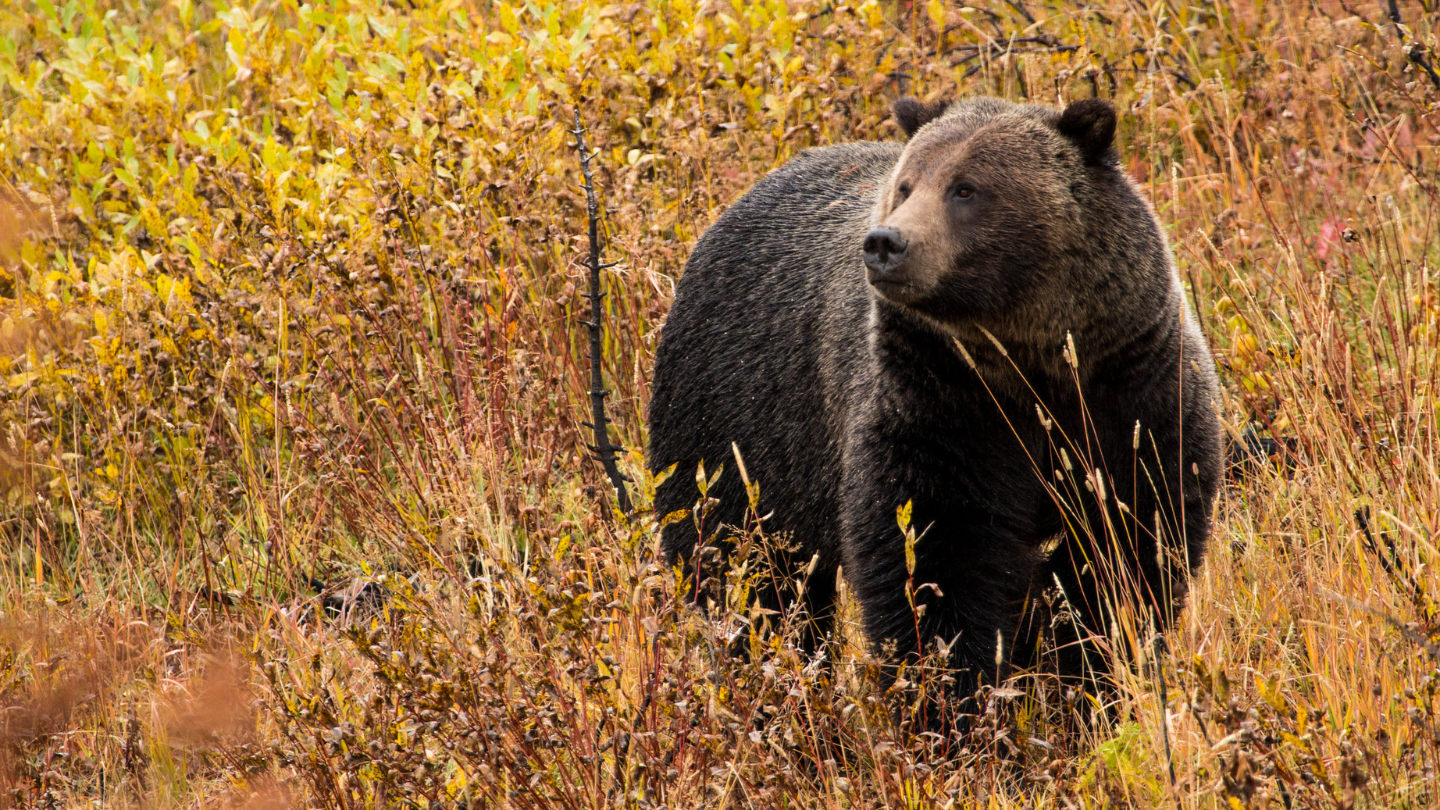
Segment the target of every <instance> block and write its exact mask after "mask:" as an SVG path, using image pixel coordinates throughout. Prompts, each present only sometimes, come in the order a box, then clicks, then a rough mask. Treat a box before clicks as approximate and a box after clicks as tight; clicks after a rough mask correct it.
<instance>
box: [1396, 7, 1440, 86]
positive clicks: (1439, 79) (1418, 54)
mask: <svg viewBox="0 0 1440 810" xmlns="http://www.w3.org/2000/svg"><path fill="white" fill-rule="evenodd" d="M1389 10H1390V23H1391V24H1392V25H1394V26H1395V38H1396V39H1398V40H1400V47H1401V48H1402V49H1404V51H1405V58H1407V59H1409V60H1410V61H1411V62H1413V63H1415V65H1416V66H1417V67H1419V68H1420V69H1421V70H1423V71H1425V75H1427V76H1429V77H1430V83H1431V84H1433V85H1435V86H1436V87H1437V88H1440V73H1436V72H1435V68H1433V67H1431V66H1430V60H1428V59H1426V58H1425V51H1426V50H1427V49H1426V47H1425V46H1424V45H1422V44H1421V43H1420V42H1419V41H1411V42H1409V43H1407V42H1406V41H1405V28H1404V25H1405V21H1404V20H1402V19H1401V18H1400V4H1399V3H1397V2H1396V0H1390V2H1389Z"/></svg>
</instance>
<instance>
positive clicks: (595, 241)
mask: <svg viewBox="0 0 1440 810" xmlns="http://www.w3.org/2000/svg"><path fill="white" fill-rule="evenodd" d="M570 134H571V135H574V136H575V151H576V152H578V153H579V154H580V172H581V173H582V174H583V175H584V177H585V202H586V208H587V210H588V212H589V217H590V260H589V262H588V265H589V267H590V292H589V293H587V294H586V296H585V297H586V298H589V299H590V320H588V321H585V322H584V323H585V325H586V326H587V327H589V329H590V421H589V422H584V423H582V424H584V425H585V426H586V427H588V428H591V429H592V430H594V431H595V443H594V444H592V445H590V452H591V453H592V454H593V456H594V458H595V460H596V461H599V462H600V466H602V467H604V468H605V474H606V475H608V476H609V477H610V483H611V484H613V485H614V486H615V497H616V500H617V501H618V503H619V505H620V511H621V512H622V513H624V514H625V515H627V516H628V515H629V514H630V511H631V507H630V493H629V492H628V491H626V489H625V481H626V478H625V476H624V475H623V474H621V472H620V467H619V465H617V464H616V462H615V459H616V458H617V454H618V453H619V452H620V449H621V448H620V447H619V446H618V445H616V444H613V443H611V441H610V430H609V427H610V419H609V418H608V417H606V416H605V396H606V395H607V394H609V393H610V392H609V391H607V390H605V378H604V376H603V375H602V374H601V370H600V361H601V354H600V349H601V343H600V336H601V329H602V328H603V321H604V317H605V310H604V308H603V306H602V304H601V302H602V301H603V300H604V298H605V294H604V293H602V292H601V291H600V271H601V270H603V269H605V268H606V267H611V266H612V265H609V264H602V263H601V262H600V205H599V203H597V202H596V200H595V176H594V173H593V172H592V171H591V170H590V161H591V160H592V159H593V158H594V155H592V154H591V153H590V150H589V149H588V148H586V146H585V128H584V127H582V126H580V106H579V105H578V104H577V105H576V106H575V128H574V129H572V130H570Z"/></svg>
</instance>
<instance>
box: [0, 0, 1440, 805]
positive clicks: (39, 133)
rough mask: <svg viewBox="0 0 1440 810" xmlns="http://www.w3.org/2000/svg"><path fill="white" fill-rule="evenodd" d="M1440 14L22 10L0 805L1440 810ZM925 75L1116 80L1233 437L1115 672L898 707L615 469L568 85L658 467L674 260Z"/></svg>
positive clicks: (624, 363)
mask: <svg viewBox="0 0 1440 810" xmlns="http://www.w3.org/2000/svg"><path fill="white" fill-rule="evenodd" d="M1392 5H1393V8H1394V10H1395V11H1397V12H1398V14H1399V17H1400V22H1396V21H1394V20H1393V19H1392V18H1391V16H1390V15H1391V10H1392ZM1436 11H1437V9H1436V7H1435V5H1434V3H1433V2H1430V0H1422V1H1421V2H1406V3H1394V4H1391V3H1388V2H1387V3H1382V4H1374V3H1364V4H1358V5H1354V6H1353V7H1352V6H1350V5H1346V4H1344V3H1335V4H1331V3H1300V2H1288V1H1287V2H1276V3H1247V4H1218V3H1213V4H1212V3H1201V4H1182V3H1176V2H1168V0H1165V1H1162V2H1158V3H1155V4H1151V5H1143V4H1137V3H1132V2H1124V1H1123V0H1100V1H1099V2H1095V3H1089V4H1079V3H1062V2H1048V3H1042V2H1038V0H1029V2H1005V3H1001V2H995V3H985V4H976V5H974V6H967V7H959V6H956V5H954V4H947V3H939V2H935V3H928V4H918V3H915V4H911V3H901V4H895V3H890V2H886V3H879V2H874V1H873V0H871V1H870V2H863V3H853V4H819V3H811V2H805V1H804V0H799V1H797V2H790V3H788V4H786V3H778V2H760V3H748V4H733V5H732V4H731V3H728V2H706V3H690V2H683V0H676V1H675V2H641V3H635V4H614V5H601V4H587V3H580V2H568V1H567V2H559V3H554V4H546V5H543V6H541V5H538V4H525V5H519V6H509V5H506V4H504V3H499V2H495V3H491V2H459V1H458V0H440V1H438V2H429V1H428V0H421V1H420V2H414V3H410V4H400V5H395V4H388V3H382V2H379V0H353V2H335V3H326V4H320V5H301V4H299V3H296V2H293V0H259V2H256V3H253V4H250V5H235V6H228V5H224V4H222V3H218V2H217V3H208V2H207V3H194V2H192V1H191V0H174V2H166V3H159V2H134V3H123V4H122V3H113V2H81V0H71V2H69V3H66V4H63V5H54V4H52V3H51V2H46V1H44V0H42V2H37V3H34V4H12V5H8V6H5V7H4V8H0V32H3V36H0V77H3V80H0V107H3V110H4V117H3V123H0V205H3V207H0V262H3V266H0V383H3V385H0V388H3V391H0V488H3V507H0V563H3V564H0V597H3V598H0V626H3V631H0V638H3V643H0V701H3V706H4V711H3V712H0V805H7V804H8V805H10V806H72V805H81V804H89V803H94V802H99V803H100V804H102V805H104V806H145V807H150V806H201V805H204V806H209V805H214V804H225V805H235V806H247V807H268V806H311V805H314V806H325V807H352V806H368V805H377V806H378V805H389V804H401V805H403V804H412V805H428V806H471V807H480V806H515V807H521V806H534V807H542V806H543V807H551V806H576V807H601V806H612V805H613V806H621V805H624V806H632V805H633V806H642V805H643V806H659V805H661V804H664V805H667V806H671V807H679V806H686V807H688V806H726V807H739V806H756V807H781V806H795V805H799V806H827V807H857V806H879V805H884V806H892V805H912V806H945V805H947V804H950V805H951V806H956V807H968V806H996V807H1009V806H1029V805H1043V806H1052V805H1056V806H1105V805H1134V806H1160V807H1174V806H1180V807H1210V806H1237V805H1238V806H1243V807H1260V806H1274V807H1281V806H1284V807H1312V806H1331V805H1333V806H1337V807H1353V806H1385V807H1390V806H1402V807H1429V806H1433V805H1434V804H1435V803H1436V799H1437V787H1436V785H1435V757H1436V754H1437V741H1440V729H1437V726H1436V717H1435V702H1434V701H1435V696H1436V692H1437V690H1440V676H1437V672H1440V670H1437V660H1436V657H1437V654H1440V650H1437V647H1436V638H1435V632H1436V625H1435V597H1434V596H1433V592H1434V591H1435V589H1436V588H1435V584H1436V579H1435V576H1434V575H1433V574H1432V573H1431V571H1430V564H1431V563H1432V562H1433V561H1434V559H1435V556H1436V549H1435V544H1436V537H1437V532H1440V480H1437V473H1436V462H1435V459H1436V447H1435V441H1436V435H1435V431H1436V427H1437V425H1436V410H1435V402H1434V396H1435V392H1434V385H1435V375H1436V341H1437V334H1440V333H1437V329H1440V297H1437V296H1440V294H1437V289H1436V284H1437V279H1436V277H1435V276H1436V255H1437V254H1436V241H1437V240H1436V233H1437V230H1440V229H1437V213H1440V211H1437V206H1436V201H1437V200H1436V179H1437V174H1436V162H1435V161H1436V157H1437V149H1436V147H1437V144H1440V128H1437V125H1440V118H1437V111H1436V104H1437V101H1440V77H1437V76H1435V75H1434V73H1433V72H1432V71H1433V70H1434V68H1435V55H1434V52H1433V49H1434V48H1435V46H1436V31H1435V27H1434V22H1435V20H1436ZM902 93H911V94H916V95H921V96H925V97H927V98H928V97H940V96H951V95H974V94H981V93H990V94H995V95H1000V96H1004V97H1007V98H1012V99H1029V100H1034V101H1039V102H1044V103H1052V104H1053V103H1061V102H1063V101H1066V100H1071V99H1075V98H1081V97H1086V96H1089V95H1092V94H1098V95H1101V96H1104V97H1107V98H1112V99H1114V100H1115V102H1116V103H1117V105H1118V106H1119V107H1120V109H1121V110H1122V111H1123V113H1124V116H1123V121H1122V124H1121V131H1120V136H1119V137H1120V141H1121V144H1122V152H1123V154H1124V156H1125V166H1126V168H1127V169H1128V170H1129V171H1130V172H1131V173H1132V174H1133V175H1134V176H1135V177H1136V178H1137V179H1138V180H1139V181H1140V182H1141V184H1142V186H1143V188H1144V189H1145V190H1146V191H1147V193H1149V194H1150V196H1151V198H1152V200H1153V201H1154V203H1155V206H1156V208H1157V210H1158V211H1159V212H1160V215H1161V218H1162V220H1163V222H1164V223H1165V224H1166V226H1167V227H1168V228H1169V230H1170V236H1171V239H1172V242H1173V244H1174V246H1175V250H1176V253H1177V257H1178V260H1179V264H1180V269H1181V273H1182V276H1183V277H1184V278H1185V279H1186V280H1187V282H1188V285H1189V287H1190V292H1191V294H1192V295H1193V297H1194V300H1195V303H1196V306H1197V309H1198V312H1199V314H1200V317H1201V319H1202V323H1203V326H1204V328H1205V330H1206V332H1207V334H1208V335H1209V337H1210V340H1211V342H1212V345H1213V346H1214V347H1215V349H1216V354H1217V358H1218V360H1219V362H1220V364H1221V366H1222V369H1221V371H1222V378H1223V380H1224V384H1225V387H1226V401H1225V413H1224V416H1225V418H1226V420H1227V425H1228V427H1229V429H1230V430H1231V433H1232V438H1233V439H1234V440H1235V441H1236V442H1237V443H1238V445H1239V446H1241V447H1249V448H1251V450H1252V452H1250V453H1249V454H1248V457H1249V458H1250V459H1251V461H1250V462H1249V463H1247V464H1246V465H1245V466H1244V467H1243V468H1242V469H1241V470H1240V471H1239V474H1238V475H1237V477H1236V478H1235V480H1234V481H1232V483H1231V484H1230V485H1229V486H1228V488H1227V490H1226V492H1225V494H1224V496H1223V497H1222V500H1221V505H1220V513H1219V518H1220V519H1219V521H1218V523H1217V526H1218V528H1217V531H1216V535H1215V537H1214V538H1213V541H1212V546H1211V553H1210V555H1209V558H1208V559H1207V561H1206V563H1205V565H1204V567H1203V569H1202V571H1201V573H1200V575H1199V577H1198V579H1197V580H1196V582H1195V583H1194V586H1193V589H1192V592H1191V595H1190V601H1189V608H1188V609H1187V611H1186V613H1185V614H1184V616H1183V617H1182V620H1181V622H1180V625H1179V626H1178V627H1177V628H1176V630H1175V631H1174V632H1173V633H1171V634H1170V635H1169V637H1168V639H1167V644H1168V649H1162V650H1159V651H1157V650H1156V649H1155V648H1153V647H1151V646H1150V645H1149V644H1148V643H1138V642H1142V641H1144V639H1139V638H1127V637H1126V636H1125V635H1124V634H1123V633H1122V634H1119V635H1117V637H1116V638H1115V639H1114V640H1113V652H1114V654H1115V655H1116V656H1117V657H1119V658H1121V659H1122V660H1123V661H1125V662H1126V663H1127V666H1125V667H1122V668H1121V669H1120V670H1119V671H1120V673H1121V681H1122V682H1121V684H1120V690H1119V695H1118V702H1117V704H1116V705H1115V706H1113V707H1111V710H1110V711H1109V712H1108V713H1101V714H1098V715H1095V713H1094V712H1092V711H1091V707H1090V706H1088V705H1087V701H1086V699H1085V698H1083V697H1082V696H1079V695H1075V694H1073V693H1069V694H1067V693H1065V692H1064V691H1063V690H1058V689H1055V688H1052V687H1051V686H1049V685H1048V682H1047V680H1046V678H1045V677H1044V674H1043V672H1042V673H1034V674H1025V675H1022V676H1020V677H1019V678H1017V679H1016V680H1015V681H1014V682H1012V683H1010V684H1007V685H1006V686H1005V688H1002V689H997V690H992V691H990V692H989V693H987V694H986V695H985V699H984V701H983V702H982V705H983V706H984V707H985V713H984V714H983V715H982V716H981V717H980V718H979V720H978V721H977V722H976V723H975V724H974V726H973V727H972V728H971V729H970V730H969V731H968V732H966V733H965V734H963V735H956V736H948V737H939V736H935V735H933V734H930V733H929V732H927V731H926V730H925V726H923V725H919V726H917V725H915V724H911V723H906V722H897V721H896V714H895V712H893V711H892V703H891V698H887V696H886V695H884V694H882V693H881V691H880V686H879V684H880V679H879V678H877V675H876V671H875V670H876V663H875V662H874V661H873V660H870V659H869V658H867V657H866V656H865V655H864V654H863V649H864V645H863V639H862V638H861V637H860V635H859V633H858V630H857V629H856V627H855V624H854V621H853V620H854V615H853V610H854V609H853V605H850V604H849V603H848V602H846V603H845V604H846V611H847V613H846V618H847V619H848V620H847V621H843V622H842V623H841V626H842V633H843V635H844V638H843V643H844V650H845V652H844V654H843V655H842V656H841V657H840V660H838V661H837V662H835V663H834V664H833V666H830V667H823V666H816V665H815V664H814V663H813V662H810V661H807V660H806V659H804V658H803V657H802V656H800V655H799V654H798V653H796V652H795V651H794V649H793V646H792V645H789V644H788V643H787V639H788V638H790V637H791V636H787V635H786V634H785V633H784V632H781V633H778V634H773V635H768V636H753V637H751V636H747V635H746V634H745V631H746V628H748V627H750V626H751V624H752V619H753V618H754V616H752V615H749V610H750V609H749V607H748V606H747V602H746V601H745V600H744V591H745V588H746V587H747V585H748V584H750V583H751V581H752V575H753V573H754V569H753V568H744V569H738V568H737V569H736V570H732V571H731V572H730V574H729V576H731V577H732V582H731V584H732V586H733V587H731V588H729V589H728V590H727V594H728V596H727V599H728V601H727V603H726V604H725V605H722V606H721V609H719V610H714V611H711V612H710V613H709V614H707V615H699V614H697V613H696V612H694V611H692V610H690V609H688V608H687V607H685V606H684V604H683V597H681V596H680V593H681V591H680V584H679V583H678V582H677V575H676V572H674V571H671V570H669V569H666V568H665V567H663V566H661V565H659V564H658V563H657V562H656V561H655V559H654V555H653V547H654V542H655V537H656V534H655V531H654V528H653V519H652V516H649V515H646V514H644V513H643V512H642V513H641V514H640V515H639V516H638V517H637V518H636V519H635V520H634V521H632V522H630V523H625V522H622V521H620V520H619V519H618V517H617V516H616V515H615V514H613V512H612V511H611V509H610V503H611V499H610V497H609V495H608V493H607V489H606V486H607V484H606V483H605V481H604V478H603V476H601V475H600V473H599V471H598V470H597V469H596V468H595V466H594V465H593V464H592V463H590V462H589V461H588V460H587V458H586V450H585V438H584V433H583V428H582V427H581V426H580V420H582V419H583V418H585V417H584V416H583V414H584V413H585V410H584V392H585V388H586V386H585V381H586V375H585V357H584V355H583V345H584V343H583V331H582V330H581V329H580V328H579V327H578V326H577V324H576V321H577V320H578V319H579V317H580V316H581V314H582V313H583V311H584V310H583V308H582V301H581V299H580V298H579V296H578V293H577V287H580V288H582V289H581V291H583V286H584V272H583V268H582V267H581V266H580V259H581V256H582V253H583V241H582V240H583V233H584V219H583V200H582V199H581V196H580V195H579V194H578V191H577V183H578V176H579V172H578V164H577V161H576V159H575V155H574V153H573V152H572V151H571V150H570V146H569V142H570V139H569V136H567V135H566V134H565V129H566V126H567V124H568V123H569V121H570V120H571V116H572V114H573V113H572V111H573V109H574V106H575V105H576V104H578V106H579V108H580V112H581V115H582V117H583V118H584V120H585V121H586V122H587V123H588V124H589V125H590V127H591V133H590V137H591V138H592V139H593V140H594V142H595V144H596V145H597V146H598V147H599V148H600V150H601V152H600V157H599V159H598V160H597V168H598V169H599V174H598V178H597V179H598V182H599V185H600V190H601V194H602V199H603V202H604V204H605V206H606V217H605V222H604V224H605V230H606V235H607V238H608V239H609V243H608V246H607V250H608V253H609V256H610V258H619V259H621V260H622V262H623V263H622V264H621V265H620V266H618V267H616V268H614V269H613V270H612V271H609V272H607V274H606V283H607V285H608V286H609V290H610V293H611V294H610V296H609V297H608V298H607V299H606V306H607V313H606V315H607V325H608V331H607V333H606V340H605V353H604V363H605V366H604V371H605V374H606V379H607V380H608V381H609V382H610V384H611V386H612V387H613V388H614V389H615V392H616V393H615V395H614V396H613V397H612V399H611V406H612V416H613V418H614V419H615V421H616V423H617V438H619V439H620V440H621V442H622V443H623V444H624V445H625V446H626V447H628V448H631V452H630V454H629V455H628V456H627V457H626V458H624V459H623V460H622V466H623V467H624V468H625V469H626V470H627V471H628V472H629V473H631V475H632V476H633V477H635V478H636V479H637V483H638V485H639V486H638V488H639V490H640V492H639V498H638V500H639V503H640V504H641V506H642V507H643V506H645V505H647V504H648V503H649V489H650V488H651V486H650V485H651V483H653V482H649V481H648V480H647V479H646V478H645V476H644V472H643V464H642V458H641V456H640V455H639V451H638V449H636V448H639V447H641V446H642V444H643V413H644V405H645V401H646V391H647V374H648V365H649V357H650V354H651V351H652V349H653V347H654V343H655V340H656V337H657V334H658V330H659V329H660V327H661V324H662V323H663V318H664V313H665V310H666V307H667V305H668V302H669V300H670V295H671V291H672V289H673V279H674V278H676V277H677V276H678V275H679V273H680V272H681V268H682V266H683V262H684V259H685V257H686V255H687V251H688V246H689V245H691V244H693V241H694V239H695V238H696V237H697V236H698V235H699V233H701V232H702V231H703V229H704V228H705V227H706V225H707V224H708V223H709V222H710V221H711V220H712V219H713V218H714V217H715V216H716V215H717V213H718V212H719V211H720V210H722V209H723V208H724V206H725V205H726V204H728V203H729V202H730V201H732V200H733V199H735V198H736V197H737V196H738V195H739V194H740V193H742V192H743V191H744V189H745V188H747V187H748V186H749V185H750V184H751V183H752V182H754V181H755V180H756V179H758V178H759V177H760V176H762V175H763V174H764V172H766V171H768V170H769V169H771V168H772V167H774V166H776V165H778V164H779V163H780V162H783V161H784V160H785V159H786V158H788V157H789V156H791V155H793V154H795V153H796V152H797V151H799V150H800V149H803V148H806V147H808V146H811V145H815V144H824V143H833V142H838V141H844V140H854V139H865V138H873V139H886V138H896V137H898V133H897V131H896V129H895V128H894V127H893V125H892V124H890V123H889V122H888V121H887V120H886V108H887V104H888V102H889V101H890V100H891V99H893V98H894V97H896V96H898V95H900V94H902ZM677 474H689V473H688V471H680V472H679V473H677ZM727 474H735V473H734V471H733V470H732V471H731V472H729V473H727ZM752 540H753V542H754V543H755V544H756V546H757V550H760V549H761V548H763V539H762V538H760V537H758V536H756V537H752ZM781 624H782V625H784V621H783V617H782V620H781ZM782 629H784V628H783V627H782ZM791 629H793V628H791ZM737 638H739V639H742V640H745V641H748V643H749V644H750V645H751V650H750V657H749V659H748V660H746V661H738V660H735V659H733V658H731V657H729V656H727V655H726V650H727V648H729V647H730V646H731V645H732V644H733V643H734V641H735V640H736V639H737ZM903 695H904V690H901V693H900V696H901V697H903ZM1087 715H1095V716H1093V717H1090V718H1089V719H1087V717H1086V716H1087ZM900 716H901V719H902V720H903V719H904V717H905V711H903V710H902V711H901V712H900Z"/></svg>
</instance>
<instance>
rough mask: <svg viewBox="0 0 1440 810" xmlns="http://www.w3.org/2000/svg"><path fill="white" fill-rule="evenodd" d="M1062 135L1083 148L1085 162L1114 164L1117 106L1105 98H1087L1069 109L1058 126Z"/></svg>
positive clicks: (1061, 115) (1062, 115)
mask: <svg viewBox="0 0 1440 810" xmlns="http://www.w3.org/2000/svg"><path fill="white" fill-rule="evenodd" d="M1055 128H1056V129H1058V130H1060V134H1061V135H1064V136H1065V137H1067V138H1069V139H1070V140H1072V141H1074V142H1075V145H1076V146H1078V147H1080V154H1082V155H1084V156H1085V163H1086V164H1087V165H1090V166H1095V165H1099V164H1105V163H1114V162H1115V161H1116V160H1117V158H1116V155H1115V149H1114V143H1115V107H1114V105H1112V104H1111V103H1110V102H1108V101H1106V100H1105V99H1102V98H1087V99H1083V100H1081V101H1077V102H1075V103H1074V104H1071V105H1070V106H1069V107H1066V108H1065V112H1063V113H1061V114H1060V121H1059V122H1058V123H1057V124H1056V125H1055Z"/></svg>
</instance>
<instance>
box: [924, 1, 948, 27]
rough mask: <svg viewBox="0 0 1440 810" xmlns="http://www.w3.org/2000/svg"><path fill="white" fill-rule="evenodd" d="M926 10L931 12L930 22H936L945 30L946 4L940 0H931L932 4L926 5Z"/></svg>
mask: <svg viewBox="0 0 1440 810" xmlns="http://www.w3.org/2000/svg"><path fill="white" fill-rule="evenodd" d="M925 11H926V12H928V13H929V14H930V22H933V23H935V27H936V28H939V29H941V30H944V28H945V4H943V3H941V2H940V0H930V4H929V5H927V6H926V7H925Z"/></svg>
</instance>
